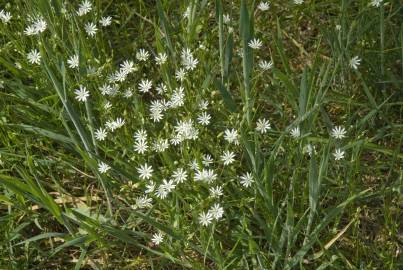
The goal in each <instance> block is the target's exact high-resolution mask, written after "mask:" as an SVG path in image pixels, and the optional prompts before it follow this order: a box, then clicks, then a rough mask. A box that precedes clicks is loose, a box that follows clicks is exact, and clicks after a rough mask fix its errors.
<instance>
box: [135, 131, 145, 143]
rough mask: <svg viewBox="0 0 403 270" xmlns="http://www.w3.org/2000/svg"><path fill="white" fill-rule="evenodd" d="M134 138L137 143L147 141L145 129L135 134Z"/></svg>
mask: <svg viewBox="0 0 403 270" xmlns="http://www.w3.org/2000/svg"><path fill="white" fill-rule="evenodd" d="M134 138H135V139H136V141H145V140H147V132H146V131H145V130H144V129H140V130H139V131H137V132H136V133H135V134H134Z"/></svg>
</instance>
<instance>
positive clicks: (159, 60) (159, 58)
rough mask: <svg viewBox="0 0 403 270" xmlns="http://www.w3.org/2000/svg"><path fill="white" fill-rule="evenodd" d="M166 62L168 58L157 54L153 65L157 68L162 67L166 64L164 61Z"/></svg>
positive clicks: (162, 54)
mask: <svg viewBox="0 0 403 270" xmlns="http://www.w3.org/2000/svg"><path fill="white" fill-rule="evenodd" d="M167 60H168V56H167V54H166V53H159V54H158V55H157V56H156V57H155V63H156V64H157V65H159V66H162V65H163V64H165V63H166V61H167Z"/></svg>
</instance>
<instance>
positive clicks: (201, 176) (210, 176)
mask: <svg viewBox="0 0 403 270" xmlns="http://www.w3.org/2000/svg"><path fill="white" fill-rule="evenodd" d="M216 179H217V175H216V174H215V173H214V170H212V169H203V170H201V171H200V170H197V171H196V174H195V177H194V180H195V181H205V182H207V183H211V182H213V181H214V180H216Z"/></svg>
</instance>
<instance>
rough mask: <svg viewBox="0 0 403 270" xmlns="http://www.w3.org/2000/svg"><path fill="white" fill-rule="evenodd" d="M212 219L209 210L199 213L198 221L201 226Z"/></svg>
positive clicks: (207, 223) (206, 224)
mask: <svg viewBox="0 0 403 270" xmlns="http://www.w3.org/2000/svg"><path fill="white" fill-rule="evenodd" d="M212 220H213V217H212V216H211V213H209V212H207V213H204V212H203V213H200V215H199V222H200V224H202V225H203V226H208V225H209V224H210V223H211V221H212Z"/></svg>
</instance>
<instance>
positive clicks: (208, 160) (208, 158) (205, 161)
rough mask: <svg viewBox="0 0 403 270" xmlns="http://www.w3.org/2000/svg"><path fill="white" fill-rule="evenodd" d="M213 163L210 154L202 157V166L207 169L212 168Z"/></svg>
mask: <svg viewBox="0 0 403 270" xmlns="http://www.w3.org/2000/svg"><path fill="white" fill-rule="evenodd" d="M212 163H213V158H212V157H211V155H209V154H205V155H203V157H202V164H203V165H204V166H206V167H208V166H210V164H212Z"/></svg>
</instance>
